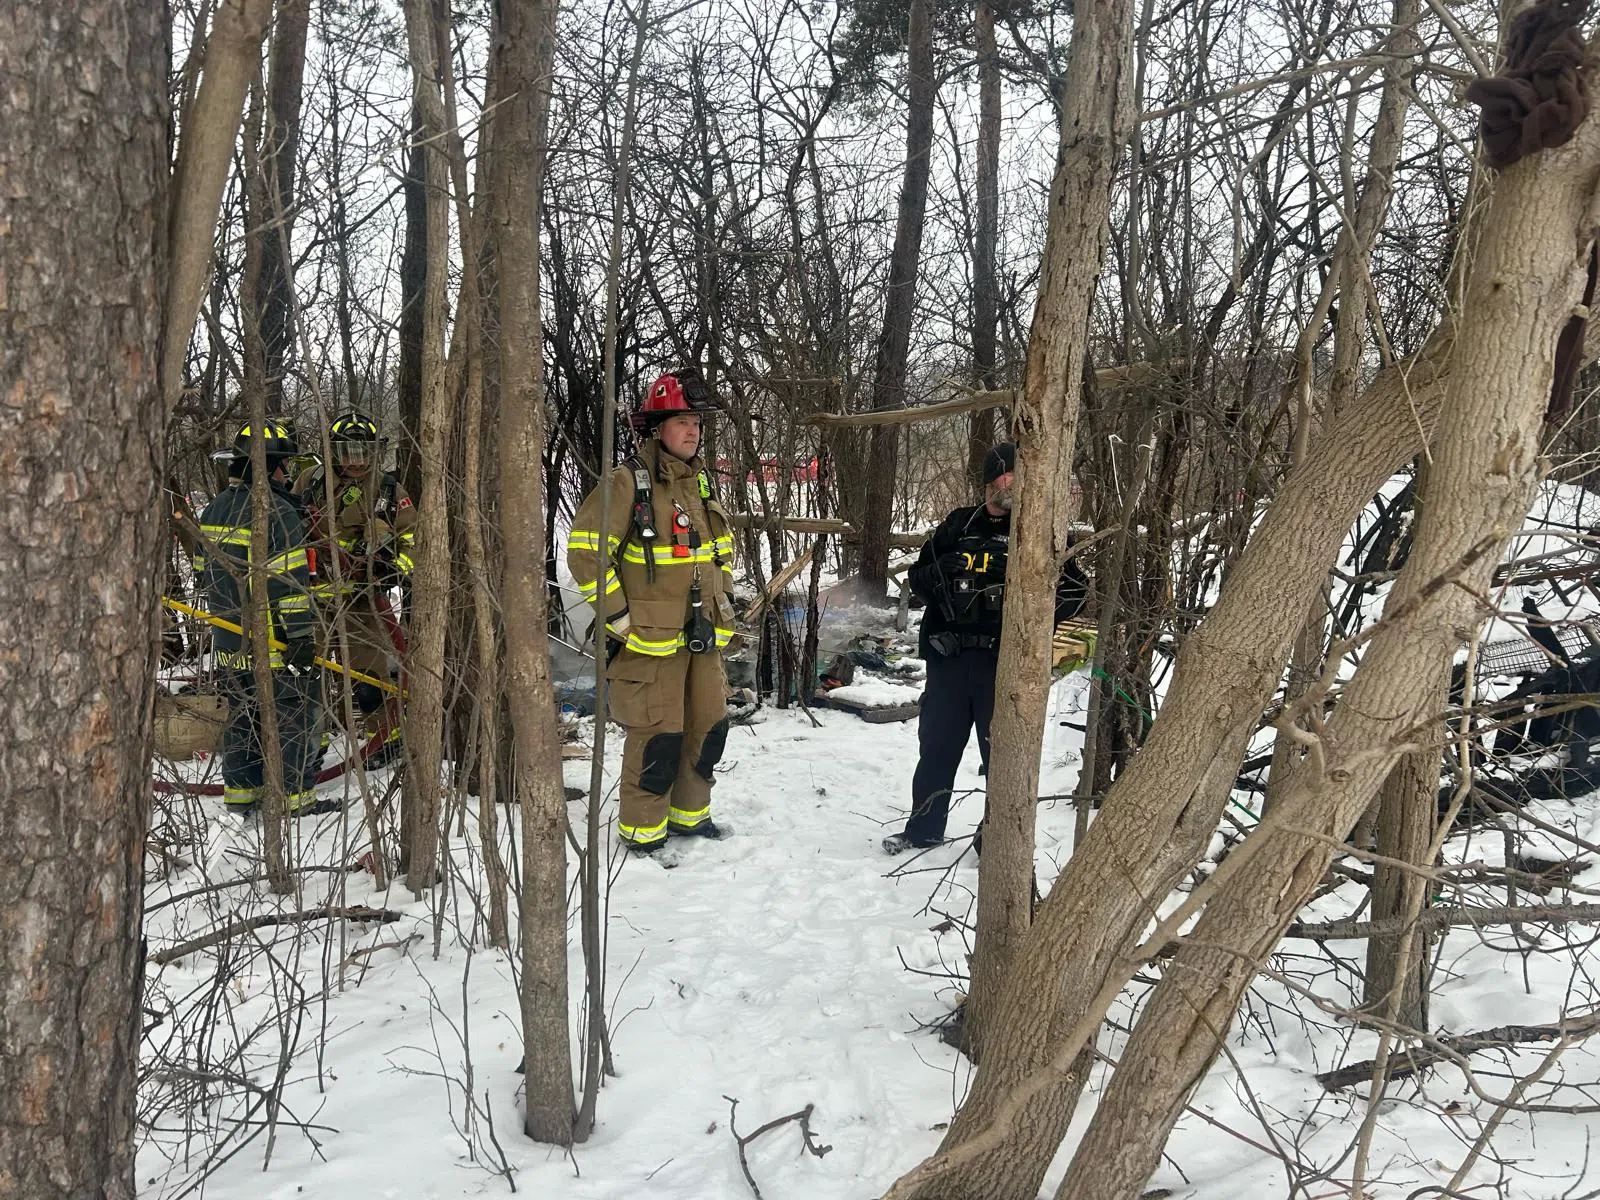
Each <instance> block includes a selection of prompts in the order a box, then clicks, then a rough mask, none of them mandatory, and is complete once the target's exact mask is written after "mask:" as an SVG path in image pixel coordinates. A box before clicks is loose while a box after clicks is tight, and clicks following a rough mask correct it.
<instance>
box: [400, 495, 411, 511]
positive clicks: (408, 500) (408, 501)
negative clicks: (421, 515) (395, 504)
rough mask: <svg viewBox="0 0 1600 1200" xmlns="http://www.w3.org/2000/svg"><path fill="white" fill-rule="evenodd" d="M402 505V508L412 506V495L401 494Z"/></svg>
mask: <svg viewBox="0 0 1600 1200" xmlns="http://www.w3.org/2000/svg"><path fill="white" fill-rule="evenodd" d="M400 507H401V508H410V507H411V497H410V496H401V497H400Z"/></svg>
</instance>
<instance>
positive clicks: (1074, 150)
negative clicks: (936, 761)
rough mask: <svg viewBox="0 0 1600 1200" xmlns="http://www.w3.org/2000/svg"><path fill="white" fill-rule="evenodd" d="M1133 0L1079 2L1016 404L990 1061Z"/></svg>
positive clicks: (1011, 935) (1015, 921) (1020, 891)
mask: <svg viewBox="0 0 1600 1200" xmlns="http://www.w3.org/2000/svg"><path fill="white" fill-rule="evenodd" d="M1133 12H1134V6H1133V0H1094V2H1093V3H1082V4H1080V5H1079V7H1078V9H1077V15H1076V18H1075V21H1074V24H1073V33H1072V55H1071V58H1070V60H1069V62H1068V65H1067V91H1066V95H1065V97H1064V98H1063V102H1062V114H1063V119H1062V122H1061V147H1060V151H1059V155H1058V159H1057V166H1056V175H1055V180H1054V182H1053V184H1052V185H1051V189H1050V218H1049V227H1048V230H1047V232H1046V234H1045V249H1044V264H1043V268H1042V271H1041V279H1040V284H1039V301H1038V305H1037V307H1036V308H1035V310H1034V316H1033V330H1032V334H1031V336H1030V338H1029V343H1028V363H1027V372H1026V374H1025V375H1024V376H1023V382H1022V390H1021V393H1020V395H1019V396H1018V399H1017V405H1016V414H1015V418H1014V420H1013V432H1014V436H1015V437H1016V441H1017V489H1016V492H1017V503H1016V508H1015V510H1014V511H1013V513H1012V518H1011V547H1010V553H1009V557H1008V559H1007V564H1006V590H1005V612H1004V621H1003V624H1002V631H1003V632H1002V637H1001V639H1000V661H999V664H998V667H997V669H996V672H995V676H996V679H997V681H998V682H997V683H996V685H995V697H994V717H993V721H992V723H991V725H990V732H989V738H990V743H989V744H990V751H989V797H988V801H989V804H988V823H987V829H986V832H985V833H984V838H983V850H984V853H983V859H982V864H981V866H980V868H979V876H978V880H979V882H978V929H977V947H976V953H975V955H974V957H973V964H972V991H971V994H970V996H969V997H968V1000H967V1028H968V1035H969V1037H970V1038H971V1039H973V1042H974V1044H975V1046H976V1047H977V1048H978V1049H979V1051H980V1052H981V1050H982V1044H983V1041H984V1038H985V1036H986V1034H985V1031H986V1029H987V1028H988V1025H989V1021H990V1017H991V1016H992V1015H993V1014H994V1012H995V1011H996V1008H997V1004H998V1001H999V998H1000V989H1001V988H1002V987H1003V986H1004V981H1005V979H1006V978H1007V976H1008V974H1009V972H1010V969H1011V964H1012V962H1013V960H1014V958H1015V954H1016V950H1017V946H1018V944H1019V943H1020V941H1021V938H1022V936H1023V934H1024V933H1025V932H1026V931H1027V928H1028V925H1029V922H1030V918H1031V915H1032V903H1033V849H1034V824H1035V821H1036V819H1037V813H1038V794H1039V751H1040V748H1041V747H1042V746H1043V744H1044V722H1045V702H1046V699H1047V697H1048V695H1049V691H1050V645H1051V634H1052V631H1053V630H1054V628H1055V600H1056V582H1057V580H1058V579H1059V577H1060V574H1061V562H1062V560H1063V559H1064V558H1065V557H1066V553H1067V535H1068V533H1069V531H1070V529H1071V512H1070V509H1071V506H1070V504H1069V503H1068V495H1069V493H1070V490H1071V485H1072V452H1073V446H1074V443H1075V441H1076V435H1077V429H1078V401H1079V391H1080V388H1081V386H1082V379H1083V374H1084V354H1085V348H1086V342H1087V339H1088V332H1089V305H1090V302H1091V299H1092V297H1093V295H1094V285H1095V279H1096V278H1097V277H1098V276H1099V274H1100V263H1101V259H1102V258H1103V257H1104V254H1105V246H1106V240H1107V238H1108V236H1109V233H1110V230H1109V226H1108V224H1107V221H1108V217H1109V214H1110V211H1111V182H1112V173H1113V171H1114V170H1115V168H1116V165H1117V159H1118V157H1119V155H1120V154H1121V151H1122V147H1123V145H1124V144H1125V142H1126V141H1127V136H1128V130H1129V128H1130V126H1131V122H1132V118H1133V86H1132V85H1133V70H1132V67H1133Z"/></svg>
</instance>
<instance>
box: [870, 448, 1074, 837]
mask: <svg viewBox="0 0 1600 1200" xmlns="http://www.w3.org/2000/svg"><path fill="white" fill-rule="evenodd" d="M1016 461H1017V448H1016V446H1015V445H1014V444H1012V443H1010V442H1004V443H1002V444H1000V445H998V446H996V447H994V448H993V449H992V450H990V451H989V454H988V456H987V457H986V458H985V459H984V463H983V491H984V502H983V503H982V504H978V505H974V506H972V507H970V508H958V509H956V510H955V511H954V512H953V513H951V514H950V515H949V516H948V517H946V518H945V519H944V521H943V522H942V523H941V524H940V525H939V527H938V528H937V529H935V530H934V531H933V536H932V537H930V538H929V539H928V540H927V542H926V543H925V544H924V545H923V547H922V553H921V555H919V556H918V558H917V561H916V563H915V564H914V565H913V566H912V568H911V572H910V575H909V576H908V578H909V580H910V583H911V590H912V591H914V592H916V594H917V595H918V596H919V597H921V598H922V600H923V602H924V603H925V604H926V605H927V607H926V609H925V610H924V612H923V617H922V635H921V641H920V645H921V653H922V657H923V658H924V659H926V660H927V663H928V680H927V685H926V687H925V688H924V690H923V693H922V713H921V716H920V718H919V721H918V725H917V740H918V742H919V744H920V747H921V757H920V758H919V759H918V761H917V773H916V775H915V776H914V777H913V778H912V781H911V817H910V819H909V820H907V821H906V827H905V830H904V832H901V833H895V834H891V835H889V836H888V837H886V838H884V840H883V849H884V851H885V853H888V854H899V853H901V852H902V851H904V850H910V849H913V848H922V847H927V846H937V845H939V844H940V843H941V842H943V841H944V830H945V822H946V820H947V819H948V818H949V815H950V790H951V787H952V785H953V784H954V783H955V778H956V768H957V767H959V766H960V765H961V755H962V754H963V753H964V752H965V750H966V748H967V738H968V736H969V735H970V734H971V732H972V727H973V726H974V725H976V726H977V727H978V753H979V754H981V755H982V756H983V766H984V770H985V771H987V770H988V767H989V718H990V716H991V715H992V714H993V712H994V672H995V662H996V660H997V658H998V656H999V652H1000V613H1001V609H1002V608H1003V607H1004V603H1005V582H1006V551H1007V548H1008V545H1009V541H1010V536H1011V500H1012V493H1011V485H1012V471H1013V470H1014V469H1015V466H1016ZM1087 594H1088V581H1087V580H1085V579H1084V577H1083V573H1082V572H1081V571H1080V570H1079V569H1078V566H1077V563H1076V562H1075V561H1074V560H1071V559H1069V560H1068V561H1067V562H1066V564H1065V565H1064V566H1063V568H1062V571H1061V579H1060V582H1059V583H1058V584H1057V585H1056V618H1055V619H1056V622H1057V623H1060V622H1061V621H1065V620H1068V619H1070V618H1072V617H1074V616H1076V615H1077V614H1078V612H1079V611H1080V610H1081V609H1082V608H1083V604H1084V599H1085V597H1086V596H1087ZM980 832H981V830H980Z"/></svg>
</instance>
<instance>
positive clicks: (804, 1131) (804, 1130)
mask: <svg viewBox="0 0 1600 1200" xmlns="http://www.w3.org/2000/svg"><path fill="white" fill-rule="evenodd" d="M723 1099H724V1100H726V1101H727V1102H728V1132H729V1133H731V1134H733V1140H734V1141H735V1142H736V1143H738V1146H739V1166H740V1167H741V1168H742V1169H743V1170H744V1180H745V1182H746V1183H748V1184H749V1185H750V1190H751V1192H753V1193H754V1194H755V1198H756V1200H761V1189H760V1188H758V1187H757V1186H756V1177H755V1176H754V1175H752V1174H750V1160H749V1159H748V1158H746V1157H745V1153H744V1151H745V1147H746V1146H748V1145H749V1144H750V1143H751V1142H753V1141H755V1140H756V1139H757V1138H758V1137H760V1136H761V1135H762V1134H763V1133H769V1132H771V1131H772V1130H774V1129H776V1128H778V1126H780V1125H787V1124H788V1123H789V1122H790V1121H798V1122H799V1123H800V1136H801V1138H802V1139H804V1141H805V1147H806V1149H807V1150H808V1151H810V1152H811V1153H812V1154H814V1155H816V1156H817V1157H818V1158H821V1157H822V1156H823V1155H825V1154H827V1153H828V1151H830V1150H832V1149H833V1147H832V1146H822V1145H819V1144H818V1143H817V1142H816V1140H815V1139H814V1138H813V1137H812V1134H811V1112H812V1110H813V1109H814V1108H815V1107H816V1106H815V1105H813V1104H808V1105H806V1106H805V1107H804V1108H802V1109H801V1110H800V1111H799V1112H792V1113H790V1114H789V1115H788V1116H786V1117H774V1118H773V1119H772V1120H770V1121H768V1122H767V1123H766V1124H765V1125H763V1126H762V1127H761V1128H760V1129H758V1130H756V1131H755V1132H754V1133H748V1134H745V1135H744V1136H743V1137H740V1136H739V1130H738V1127H737V1126H735V1125H734V1123H733V1118H734V1116H735V1114H737V1113H738V1111H739V1102H738V1101H737V1100H735V1099H734V1098H733V1097H732V1096H724V1097H723Z"/></svg>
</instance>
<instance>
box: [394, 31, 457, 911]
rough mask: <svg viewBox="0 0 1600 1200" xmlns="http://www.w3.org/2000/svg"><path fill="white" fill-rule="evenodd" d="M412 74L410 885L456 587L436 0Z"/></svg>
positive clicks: (429, 858) (427, 857)
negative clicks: (415, 376) (415, 471)
mask: <svg viewBox="0 0 1600 1200" xmlns="http://www.w3.org/2000/svg"><path fill="white" fill-rule="evenodd" d="M406 40H407V43H408V45H409V47H410V50H411V81H412V87H413V88H414V89H415V93H414V94H415V95H416V97H417V100H418V107H419V108H420V109H421V110H422V136H423V139H424V142H425V146H424V157H423V161H424V172H423V176H424V179H425V180H426V183H427V186H426V189H425V194H424V200H425V203H426V206H427V208H426V212H427V239H426V245H427V255H426V271H425V275H424V284H423V289H422V300H423V303H422V413H421V421H422V423H421V431H420V432H421V437H420V447H419V449H420V458H421V464H422V492H421V496H420V499H419V501H418V511H417V552H416V563H417V565H416V570H415V572H414V574H413V575H412V588H411V627H412V628H411V640H410V645H409V649H408V654H407V663H406V666H407V672H406V674H407V676H408V678H409V680H410V684H411V694H410V696H409V698H408V700H407V703H406V737H405V745H406V776H405V815H404V821H403V822H402V826H401V829H402V836H403V838H404V839H405V840H404V845H403V848H404V849H405V850H408V851H409V853H408V854H407V856H406V882H407V883H408V884H409V885H410V887H411V890H412V892H413V893H420V892H422V891H424V890H426V889H427V888H430V887H432V886H433V883H434V877H435V874H436V872H437V862H436V860H437V858H438V849H439V775H440V772H439V763H440V757H441V753H442V746H443V737H444V694H445V689H444V635H445V628H446V626H447V624H448V621H449V615H448V613H447V611H446V608H447V605H448V602H449V589H450V546H449V513H448V510H447V509H446V507H445V487H444V481H445V465H446V463H447V462H448V455H449V450H450V448H449V437H450V415H449V412H448V405H449V398H448V397H447V396H446V394H445V356H444V326H445V315H446V314H445V294H446V288H447V286H448V282H449V273H450V271H449V252H450V214H449V208H448V204H449V194H450V192H449V162H448V159H447V158H446V153H445V147H444V141H443V139H444V130H445V120H444V101H443V99H442V98H441V96H440V92H439V74H438V67H439V59H438V43H437V39H436V38H435V36H434V28H433V15H432V11H431V5H430V4H429V0H406Z"/></svg>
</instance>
